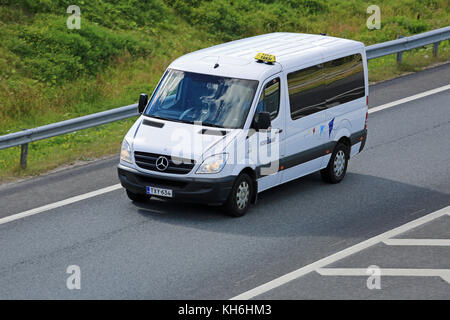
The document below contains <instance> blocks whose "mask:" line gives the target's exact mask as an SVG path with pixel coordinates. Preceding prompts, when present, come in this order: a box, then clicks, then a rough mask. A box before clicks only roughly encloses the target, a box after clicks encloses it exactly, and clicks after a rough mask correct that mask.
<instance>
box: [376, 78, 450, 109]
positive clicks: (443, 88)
mask: <svg viewBox="0 0 450 320" xmlns="http://www.w3.org/2000/svg"><path fill="white" fill-rule="evenodd" d="M449 89H450V84H449V85H446V86H443V87H439V88H436V89H433V90H428V91H425V92H422V93H418V94H415V95H413V96H410V97H406V98H403V99H400V100H397V101H393V102H389V103H386V104H383V105H381V106H378V107H373V108H370V109H369V113H375V112H378V111H381V110H385V109H389V108H392V107H395V106H398V105H399V104H403V103H406V102H410V101H413V100H417V99H420V98H424V97H427V96H429V95H432V94H436V93H439V92H442V91H445V90H449Z"/></svg>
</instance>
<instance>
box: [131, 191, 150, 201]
mask: <svg viewBox="0 0 450 320" xmlns="http://www.w3.org/2000/svg"><path fill="white" fill-rule="evenodd" d="M127 196H128V198H130V200H131V201H136V202H143V201H145V200H147V199H148V197H147V196H145V195H143V194H138V193H134V192H131V191H130V190H127Z"/></svg>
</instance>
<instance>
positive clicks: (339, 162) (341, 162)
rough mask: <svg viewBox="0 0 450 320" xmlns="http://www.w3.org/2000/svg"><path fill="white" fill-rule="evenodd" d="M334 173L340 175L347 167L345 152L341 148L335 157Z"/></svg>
mask: <svg viewBox="0 0 450 320" xmlns="http://www.w3.org/2000/svg"><path fill="white" fill-rule="evenodd" d="M333 169H334V175H335V176H336V177H340V176H341V175H342V173H343V172H344V169H345V153H344V151H342V150H339V151H338V152H337V153H336V156H335V158H334V168H333Z"/></svg>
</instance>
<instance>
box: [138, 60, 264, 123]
mask: <svg viewBox="0 0 450 320" xmlns="http://www.w3.org/2000/svg"><path fill="white" fill-rule="evenodd" d="M257 86H258V81H256V80H242V79H233V78H224V77H219V76H212V75H206V74H198V73H192V72H184V71H178V70H172V69H169V70H168V71H167V72H166V74H165V75H164V77H163V79H162V80H161V83H160V85H159V86H158V88H157V89H156V92H155V93H154V94H153V97H152V99H151V101H150V103H149V105H148V107H147V109H146V112H145V115H147V116H151V117H156V118H160V119H165V120H172V121H180V122H186V123H194V122H201V124H202V125H205V126H213V127H221V128H242V127H243V126H244V123H245V119H246V118H247V114H248V110H249V109H250V105H251V103H252V101H253V97H254V95H255V91H256V88H257Z"/></svg>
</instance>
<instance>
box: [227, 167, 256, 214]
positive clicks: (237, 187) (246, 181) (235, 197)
mask: <svg viewBox="0 0 450 320" xmlns="http://www.w3.org/2000/svg"><path fill="white" fill-rule="evenodd" d="M254 192H255V190H254V183H253V180H252V179H251V178H250V176H249V175H248V174H246V173H241V174H240V175H239V176H238V177H237V178H236V181H235V182H234V185H233V188H231V191H230V195H229V196H228V199H227V201H226V202H225V204H224V209H225V211H226V212H227V214H228V215H230V216H232V217H242V216H243V215H244V214H245V213H246V212H247V210H248V207H249V205H250V202H251V199H252V197H253V193H254Z"/></svg>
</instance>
